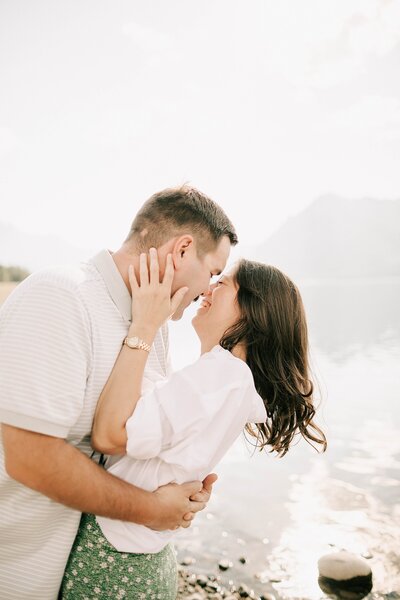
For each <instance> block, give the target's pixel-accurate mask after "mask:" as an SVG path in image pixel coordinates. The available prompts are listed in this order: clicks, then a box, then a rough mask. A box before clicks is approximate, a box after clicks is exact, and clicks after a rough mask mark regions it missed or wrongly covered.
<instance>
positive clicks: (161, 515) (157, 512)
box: [146, 481, 206, 531]
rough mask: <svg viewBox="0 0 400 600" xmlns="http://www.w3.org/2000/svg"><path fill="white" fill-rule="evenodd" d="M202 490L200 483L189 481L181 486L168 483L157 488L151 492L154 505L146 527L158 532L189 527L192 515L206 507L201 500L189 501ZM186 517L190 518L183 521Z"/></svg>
mask: <svg viewBox="0 0 400 600" xmlns="http://www.w3.org/2000/svg"><path fill="white" fill-rule="evenodd" d="M202 489H203V488H202V484H201V482H200V481H191V482H189V483H183V484H182V485H178V484H176V483H169V484H168V485H163V486H161V487H159V488H158V489H157V490H156V491H155V492H153V497H154V500H155V502H156V504H155V506H154V507H153V506H151V517H150V519H149V521H148V522H147V523H146V525H147V526H148V527H150V528H151V529H156V530H158V531H163V530H164V529H178V527H189V526H190V522H191V520H192V519H193V516H194V513H196V512H198V511H199V510H203V508H205V506H206V503H205V502H204V501H202V500H200V501H192V500H191V497H193V496H197V495H198V494H201V491H202ZM149 512H150V511H149ZM187 515H192V516H190V518H188V519H187V518H186V519H185V517H186V516H187Z"/></svg>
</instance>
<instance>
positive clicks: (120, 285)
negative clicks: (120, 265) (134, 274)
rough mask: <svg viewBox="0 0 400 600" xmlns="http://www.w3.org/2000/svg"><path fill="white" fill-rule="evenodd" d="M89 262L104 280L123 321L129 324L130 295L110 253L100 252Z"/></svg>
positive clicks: (130, 311) (130, 310)
mask: <svg viewBox="0 0 400 600" xmlns="http://www.w3.org/2000/svg"><path fill="white" fill-rule="evenodd" d="M89 262H91V263H92V264H94V266H95V267H96V269H97V270H98V271H99V273H100V275H101V276H102V278H103V279H104V283H105V284H106V287H107V289H108V293H109V294H110V296H111V298H112V300H113V302H114V304H115V306H116V307H117V308H118V310H119V312H120V313H121V315H122V317H123V319H124V320H125V321H126V322H127V323H130V322H131V314H132V299H131V295H130V293H129V291H128V288H127V287H126V285H125V282H124V280H123V279H122V276H121V273H120V272H119V271H118V269H117V265H116V264H115V262H114V259H113V257H112V255H111V252H110V251H109V250H101V252H99V253H98V254H96V255H95V256H93V257H92V258H91V259H90V261H89Z"/></svg>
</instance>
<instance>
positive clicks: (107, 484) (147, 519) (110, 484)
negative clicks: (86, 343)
mask: <svg viewBox="0 0 400 600" xmlns="http://www.w3.org/2000/svg"><path fill="white" fill-rule="evenodd" d="M1 427H2V437H3V445H4V451H5V467H6V471H7V473H8V475H9V476H10V477H11V478H12V479H15V480H16V481H18V482H20V483H22V484H23V485H25V486H27V487H29V488H31V489H33V490H36V491H37V492H40V493H41V494H44V495H45V496H48V497H49V498H51V499H52V500H55V501H56V502H60V503H61V504H64V505H66V506H68V507H70V508H74V509H76V510H79V511H81V512H88V513H93V514H96V515H100V516H104V517H109V518H112V519H121V520H123V521H132V522H135V523H140V524H143V525H146V526H148V527H151V528H152V529H158V530H164V529H174V528H175V527H176V526H181V527H188V526H189V525H190V518H191V517H192V515H193V513H196V512H198V511H199V510H202V509H203V508H204V507H205V501H207V499H208V496H209V493H210V492H211V488H210V486H209V485H207V487H208V488H209V489H207V490H206V489H205V488H203V491H201V490H202V485H201V483H200V482H191V483H185V484H183V485H176V484H170V485H167V486H163V487H161V488H159V489H158V490H156V491H155V492H153V493H150V492H146V491H145V490H142V489H140V488H137V487H135V486H133V485H130V484H129V483H127V482H125V481H123V480H121V479H119V478H117V477H114V476H113V475H111V474H110V473H107V471H105V470H104V469H103V468H101V467H99V466H98V465H97V464H96V463H95V462H93V461H91V460H90V459H89V458H88V457H87V456H86V455H84V454H83V453H82V452H80V451H79V450H78V449H76V448H74V447H73V446H71V445H70V444H68V443H67V442H66V441H65V440H63V439H61V438H56V437H51V436H48V435H43V434H40V433H35V432H32V431H27V430H25V429H19V428H17V427H13V426H11V425H5V424H2V426H1ZM199 492H200V495H198V493H199ZM196 494H197V495H196ZM191 495H196V499H197V498H198V499H199V500H200V501H199V502H193V501H191V500H189V498H190V496H191ZM188 514H189V516H187V519H189V520H185V519H184V518H183V515H188Z"/></svg>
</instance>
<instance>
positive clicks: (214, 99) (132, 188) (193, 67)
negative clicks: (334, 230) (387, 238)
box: [0, 0, 400, 248]
mask: <svg viewBox="0 0 400 600" xmlns="http://www.w3.org/2000/svg"><path fill="white" fill-rule="evenodd" d="M0 69H1V73H0V82H1V84H0V85H1V94H0V110H1V113H0V165H1V173H0V205H1V211H0V221H1V222H9V223H12V224H14V225H16V226H18V227H19V228H20V229H23V230H25V231H29V232H41V233H49V232H51V233H54V234H56V235H60V236H61V237H63V238H65V239H67V240H69V241H71V242H72V243H74V244H75V245H78V246H85V247H93V248H95V247H98V246H99V247H104V246H107V247H109V248H116V247H117V246H118V244H119V243H120V241H121V240H122V238H123V237H124V235H125V234H126V232H127V230H128V228H129V224H130V222H131V220H132V217H133V215H134V213H135V211H136V210H137V208H138V207H139V206H140V204H141V203H142V202H143V201H144V200H145V199H146V198H147V197H148V196H149V195H150V194H151V193H153V192H154V191H157V190H159V189H161V188H163V187H167V186H170V185H175V184H179V183H182V182H184V181H189V182H191V183H192V184H193V185H196V186H197V187H199V188H200V189H201V190H203V191H204V192H206V193H208V194H209V195H210V196H211V197H212V198H214V199H215V200H216V201H217V202H219V203H220V204H221V205H222V206H223V207H224V208H225V209H226V210H227V212H228V213H229V215H230V216H231V218H232V219H233V220H234V222H235V224H236V225H237V229H238V232H239V235H240V238H241V240H242V241H243V242H244V243H245V244H250V243H253V242H255V241H262V240H264V239H265V238H266V237H267V236H268V235H269V234H270V233H271V232H272V231H273V230H274V229H276V228H277V226H279V224H280V223H281V222H282V221H283V220H285V219H286V218H287V217H288V216H290V215H291V214H294V213H296V212H298V211H300V210H301V209H302V208H304V207H305V206H306V205H307V204H309V203H310V202H311V201H312V200H313V199H314V198H315V197H317V196H318V195H319V194H322V193H326V192H333V193H337V194H341V195H344V196H347V197H358V196H364V195H368V196H375V197H378V198H395V197H397V198H398V197H400V162H399V159H400V0H303V1H302V2H299V1H298V0H275V1H267V0H242V1H237V0H202V1H201V2H199V1H198V0H196V1H195V0H168V1H165V0H152V1H148V0H146V1H145V0H142V1H140V2H139V1H136V0H129V1H117V0H115V1H105V0H96V1H94V0H93V1H85V0H69V1H68V2H60V1H58V2H54V0H49V1H45V0H35V1H34V2H32V1H30V0H25V1H19V0H8V1H7V0H2V2H1V4H0Z"/></svg>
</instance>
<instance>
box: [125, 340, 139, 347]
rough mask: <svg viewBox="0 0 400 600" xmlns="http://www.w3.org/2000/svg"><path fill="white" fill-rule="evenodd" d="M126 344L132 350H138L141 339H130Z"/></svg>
mask: <svg viewBox="0 0 400 600" xmlns="http://www.w3.org/2000/svg"><path fill="white" fill-rule="evenodd" d="M126 343H127V344H128V346H129V347H130V348H136V347H137V346H138V344H139V338H137V337H130V338H128V339H127V340H126Z"/></svg>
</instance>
